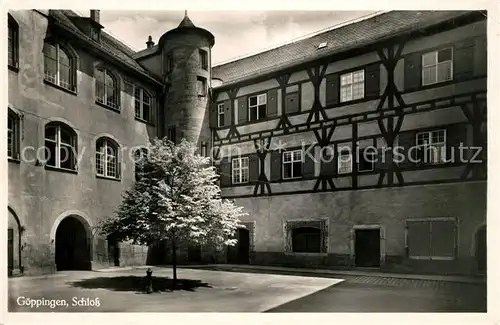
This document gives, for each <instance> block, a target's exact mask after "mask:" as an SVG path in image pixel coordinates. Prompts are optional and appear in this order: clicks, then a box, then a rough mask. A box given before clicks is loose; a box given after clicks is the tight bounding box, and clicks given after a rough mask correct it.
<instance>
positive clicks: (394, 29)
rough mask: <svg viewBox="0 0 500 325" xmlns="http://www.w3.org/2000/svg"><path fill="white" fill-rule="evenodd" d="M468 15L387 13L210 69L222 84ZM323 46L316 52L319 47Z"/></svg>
mask: <svg viewBox="0 0 500 325" xmlns="http://www.w3.org/2000/svg"><path fill="white" fill-rule="evenodd" d="M470 13H471V12H470V11H390V12H387V13H382V14H380V15H376V16H374V17H371V18H368V19H365V20H361V21H358V22H354V23H352V24H348V25H344V26H341V27H339V28H335V29H331V30H329V31H326V32H323V33H320V34H317V35H314V36H312V37H309V38H306V39H302V40H298V41H296V42H293V43H289V44H286V45H283V46H280V47H277V48H274V49H271V50H268V51H264V52H261V53H258V54H255V55H252V56H248V57H245V58H242V59H239V60H235V61H232V62H228V63H224V64H221V65H217V66H214V67H213V68H212V74H213V77H214V78H220V79H222V80H223V82H224V84H228V83H232V82H237V81H241V80H244V79H247V78H252V77H254V76H258V75H262V74H265V73H270V72H273V71H277V70H280V69H282V68H285V67H288V66H292V65H294V64H298V63H301V62H307V61H312V60H315V59H318V58H320V57H323V56H327V55H331V54H334V53H338V52H342V51H345V50H348V49H350V48H353V47H360V46H365V45H368V44H371V43H374V42H376V41H380V40H383V39H387V38H390V37H393V36H395V35H398V34H401V33H405V32H410V31H415V30H418V29H421V28H423V27H428V26H432V25H434V24H437V23H440V22H444V21H447V20H451V19H454V18H458V17H460V16H463V15H467V14H470ZM325 42H326V46H325V47H322V48H321V49H318V46H319V44H321V43H325Z"/></svg>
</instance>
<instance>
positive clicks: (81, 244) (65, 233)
mask: <svg viewBox="0 0 500 325" xmlns="http://www.w3.org/2000/svg"><path fill="white" fill-rule="evenodd" d="M56 268H57V271H63V270H90V269H91V263H90V242H89V240H88V238H87V230H86V228H85V225H84V224H83V223H82V222H81V221H80V220H79V219H77V218H75V217H71V216H70V217H66V218H64V219H63V220H62V221H61V223H60V224H59V226H58V227H57V231H56Z"/></svg>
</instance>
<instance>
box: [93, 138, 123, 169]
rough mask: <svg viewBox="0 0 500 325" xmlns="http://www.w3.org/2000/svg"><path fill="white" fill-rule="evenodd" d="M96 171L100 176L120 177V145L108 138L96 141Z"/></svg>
mask: <svg viewBox="0 0 500 325" xmlns="http://www.w3.org/2000/svg"><path fill="white" fill-rule="evenodd" d="M96 172H97V175H99V176H104V177H111V178H119V163H118V145H117V144H116V143H115V142H114V141H111V140H109V139H107V138H100V139H99V140H97V143H96Z"/></svg>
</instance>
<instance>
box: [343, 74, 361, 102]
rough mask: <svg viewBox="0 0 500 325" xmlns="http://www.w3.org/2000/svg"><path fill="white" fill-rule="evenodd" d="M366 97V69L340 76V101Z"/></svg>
mask: <svg viewBox="0 0 500 325" xmlns="http://www.w3.org/2000/svg"><path fill="white" fill-rule="evenodd" d="M363 97H365V70H359V71H354V72H350V73H346V74H343V75H341V76H340V102H347V101H350V100H355V99H361V98H363Z"/></svg>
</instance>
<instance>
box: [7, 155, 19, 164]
mask: <svg viewBox="0 0 500 325" xmlns="http://www.w3.org/2000/svg"><path fill="white" fill-rule="evenodd" d="M7 159H8V161H9V162H11V163H14V164H20V163H21V159H19V158H12V157H7Z"/></svg>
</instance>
